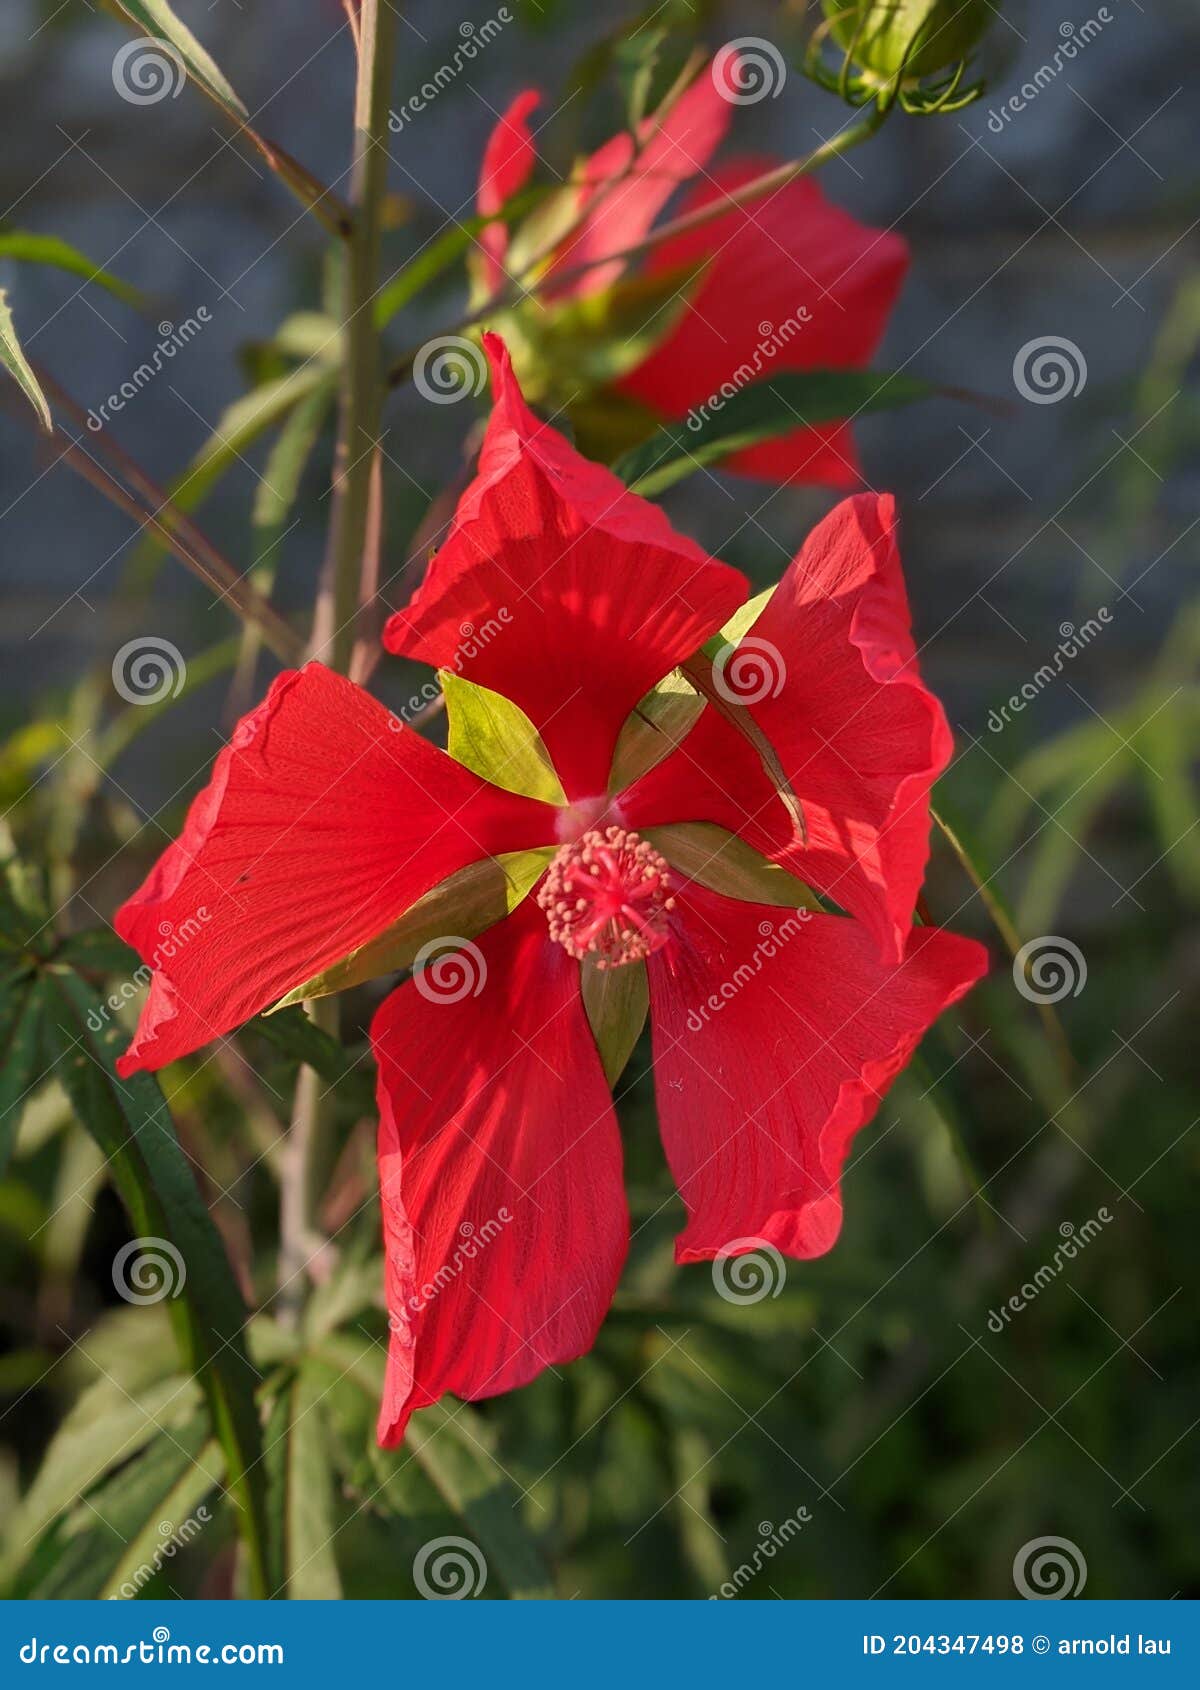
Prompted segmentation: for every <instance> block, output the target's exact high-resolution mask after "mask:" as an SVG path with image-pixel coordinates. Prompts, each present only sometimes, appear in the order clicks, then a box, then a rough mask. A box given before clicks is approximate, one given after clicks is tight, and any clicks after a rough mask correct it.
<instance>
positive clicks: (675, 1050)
mask: <svg viewBox="0 0 1200 1690" xmlns="http://www.w3.org/2000/svg"><path fill="white" fill-rule="evenodd" d="M677 907H678V911H679V919H678V924H677V928H676V939H675V942H673V943H671V944H668V945H667V946H665V947H664V948H663V949H662V950H660V951H657V952H656V953H655V954H654V955H653V956H652V957H651V958H650V961H649V963H648V968H649V973H650V1004H651V1019H652V1024H653V1027H654V1067H655V1084H656V1088H657V1096H658V1110H659V1120H660V1124H661V1127H662V1134H663V1143H664V1145H665V1148H666V1152H667V1159H668V1161H669V1162H670V1164H671V1169H672V1171H673V1173H674V1175H675V1179H676V1182H677V1184H678V1186H679V1191H680V1195H681V1196H682V1197H683V1200H684V1203H685V1205H686V1207H687V1211H688V1223H687V1226H686V1228H685V1229H684V1231H683V1233H682V1234H681V1235H680V1237H679V1238H678V1239H677V1240H676V1245H675V1259H676V1260H677V1261H680V1262H694V1261H706V1260H708V1259H709V1258H711V1257H713V1256H716V1255H719V1254H722V1253H724V1252H725V1251H726V1249H727V1247H728V1246H729V1245H731V1244H734V1243H740V1244H741V1245H742V1246H743V1247H744V1248H746V1249H749V1248H751V1247H752V1243H765V1244H771V1245H773V1246H774V1247H775V1248H776V1249H777V1250H782V1251H783V1252H784V1253H785V1254H786V1255H789V1256H802V1257H804V1256H819V1255H822V1254H824V1252H825V1251H826V1250H828V1249H830V1247H831V1246H832V1245H833V1243H834V1240H835V1239H836V1238H837V1235H838V1231H839V1229H840V1227H841V1220H842V1200H841V1191H840V1179H841V1172H842V1166H843V1163H844V1162H845V1159H846V1153H847V1150H848V1149H849V1145H850V1141H851V1139H852V1138H853V1137H854V1135H855V1133H856V1132H857V1131H858V1129H859V1128H860V1127H862V1126H864V1125H865V1124H866V1122H867V1121H869V1120H870V1118H871V1116H872V1115H873V1114H874V1113H875V1111H876V1109H877V1108H878V1106H879V1103H880V1101H881V1099H882V1097H883V1094H884V1093H885V1092H886V1090H887V1088H888V1086H889V1085H890V1084H891V1082H892V1080H893V1079H894V1078H895V1076H896V1075H897V1074H898V1073H899V1071H900V1069H901V1068H903V1067H904V1065H905V1063H906V1062H907V1061H908V1060H909V1058H910V1057H911V1055H912V1053H913V1051H914V1049H915V1048H916V1045H917V1043H918V1041H919V1040H920V1038H921V1036H922V1034H923V1033H924V1032H925V1030H926V1028H927V1027H928V1026H929V1025H930V1023H931V1022H932V1021H934V1020H935V1018H936V1017H937V1016H938V1015H940V1014H941V1012H942V1011H943V1010H944V1009H946V1008H947V1007H948V1006H949V1005H950V1004H952V1003H954V1002H955V1001H956V999H958V998H960V997H961V996H962V995H963V993H964V992H966V991H967V990H968V989H969V988H970V986H971V985H972V984H973V983H974V982H975V981H976V980H977V979H978V978H979V977H980V975H981V974H982V973H983V972H984V969H985V967H986V965H987V953H986V952H985V951H984V949H983V946H982V945H977V944H976V943H975V942H974V941H973V940H971V939H960V938H958V937H956V936H955V935H954V934H952V933H943V932H941V931H940V930H939V929H937V928H930V927H919V928H914V929H913V930H912V933H911V935H910V938H909V944H908V949H907V953H906V956H905V959H904V961H903V963H901V964H900V965H899V966H891V965H886V964H882V963H880V962H879V960H878V958H877V956H876V954H875V950H874V947H873V945H872V944H871V940H870V935H869V934H868V933H867V932H866V931H865V930H864V929H863V928H862V927H861V926H860V925H859V923H858V922H855V921H849V920H846V919H845V918H843V917H840V916H829V915H807V916H805V915H798V914H795V913H793V912H792V911H789V910H780V909H772V908H768V907H767V906H765V905H760V904H738V903H734V902H732V901H730V900H729V899H725V898H719V897H716V896H714V895H713V894H712V893H710V892H703V891H701V890H700V889H699V888H696V887H689V888H687V889H686V890H685V891H684V892H683V893H681V894H680V897H679V904H678V906H677ZM733 1253H735V1254H736V1253H740V1252H737V1251H735V1252H733Z"/></svg>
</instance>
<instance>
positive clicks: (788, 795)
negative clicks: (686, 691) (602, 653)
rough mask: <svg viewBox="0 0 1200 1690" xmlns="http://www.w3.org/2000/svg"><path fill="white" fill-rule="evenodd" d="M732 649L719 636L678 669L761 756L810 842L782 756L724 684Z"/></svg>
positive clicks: (784, 801) (784, 800) (744, 706)
mask: <svg viewBox="0 0 1200 1690" xmlns="http://www.w3.org/2000/svg"><path fill="white" fill-rule="evenodd" d="M733 649H734V648H733V647H731V646H730V645H729V644H728V643H727V642H726V641H724V640H722V638H721V636H720V635H719V634H718V635H717V636H716V637H715V638H714V639H711V640H709V641H708V642H707V643H706V644H705V645H704V646H702V647H701V649H700V650H699V651H697V652H694V653H693V655H692V656H691V657H689V658H688V660H687V662H686V663H681V664H680V665H679V671H680V674H682V675H683V677H684V679H685V680H687V681H690V682H691V684H692V685H693V686H694V687H695V689H696V691H697V692H698V693H701V694H702V695H703V697H704V699H705V702H706V703H708V704H711V705H712V707H713V709H714V710H715V711H716V712H717V714H718V716H724V718H725V720H726V721H727V722H728V723H729V724H730V726H731V727H735V728H736V729H737V730H738V732H739V733H740V734H741V735H742V737H743V738H744V739H747V740H749V742H750V744H751V745H752V746H753V747H754V749H755V750H756V751H757V752H758V756H759V761H760V762H761V763H762V766H763V768H764V769H765V771H766V773H767V775H768V777H769V778H770V780H771V783H772V785H773V786H774V788H775V791H776V793H777V794H778V796H779V801H780V803H781V804H782V805H783V807H784V809H785V810H786V811H787V813H788V815H789V816H791V818H792V821H793V822H794V823H795V825H796V831H797V832H798V834H799V835H800V838H801V839H803V840H807V839H808V824H807V823H806V822H805V820H804V811H803V809H802V808H801V805H800V800H799V798H798V797H797V795H796V793H795V791H794V789H793V787H792V783H791V781H790V780H789V778H788V773H787V770H786V769H785V768H784V766H783V764H782V763H781V762H780V761H779V753H778V752H777V751H776V750H775V747H774V746H773V745H772V744H771V741H770V740H769V739H768V738H767V736H766V734H765V733H764V732H763V731H762V729H761V728H760V727H759V725H758V722H757V721H756V720H755V718H754V716H753V715H752V713H751V712H750V710H749V709H748V708H747V706H746V705H744V704H742V703H740V702H739V701H738V699H737V698H736V697H735V696H734V694H733V693H732V692H731V691H730V689H729V687H728V686H727V685H725V684H723V683H722V680H721V674H722V670H723V668H724V660H725V657H726V656H727V655H728V653H729V652H730V651H731V650H733Z"/></svg>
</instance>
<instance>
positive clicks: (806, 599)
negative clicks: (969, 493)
mask: <svg viewBox="0 0 1200 1690" xmlns="http://www.w3.org/2000/svg"><path fill="white" fill-rule="evenodd" d="M894 530H895V504H894V501H893V500H892V498H891V497H890V496H883V497H877V496H876V495H874V494H869V493H862V494H858V495H857V496H856V497H854V498H852V499H846V500H843V502H842V503H841V504H840V505H838V506H837V507H836V508H835V509H834V510H833V511H831V512H830V514H829V515H828V516H827V517H826V518H825V520H824V521H823V522H822V523H820V524H819V526H818V527H817V528H815V529H814V530H813V532H812V533H811V534H810V535H809V537H808V540H807V541H806V542H805V545H804V547H803V549H802V550H801V551H800V553H799V555H798V556H797V557H796V558H795V560H794V561H793V562H792V564H791V565H790V566H789V568H788V570H787V573H786V574H785V575H784V577H783V580H782V581H781V582H780V583H779V586H778V587H777V588H776V590H775V592H774V594H773V595H772V597H771V599H770V601H769V602H768V604H767V607H766V609H765V610H764V611H763V612H762V614H761V616H760V617H759V618H758V621H757V622H756V623H755V624H754V626H753V628H752V629H751V631H750V634H749V635H748V636H747V642H748V644H747V649H751V648H757V649H758V651H759V653H760V655H761V658H762V661H763V664H764V665H765V667H764V668H763V669H762V670H761V671H757V672H756V676H755V677H754V678H755V679H756V680H758V681H759V683H760V684H761V681H762V680H763V679H770V678H773V677H778V676H780V675H782V676H783V677H784V679H783V686H782V690H781V691H780V693H779V696H778V697H777V698H772V697H764V698H763V699H761V700H760V701H759V702H757V703H753V704H751V705H750V708H751V711H752V714H753V715H754V717H755V719H756V720H757V722H758V724H759V726H760V727H761V728H762V729H763V731H764V733H765V734H766V735H767V737H768V739H769V740H770V741H771V743H772V745H773V746H774V748H775V750H776V752H777V753H778V754H779V757H780V760H781V762H782V764H783V767H784V769H785V771H786V773H787V775H788V777H789V779H790V781H791V784H792V786H793V788H794V790H795V791H796V793H797V794H798V796H799V798H800V802H801V804H802V806H803V809H804V817H805V822H806V824H807V827H808V843H807V845H804V844H802V843H801V842H800V840H799V839H798V838H796V837H795V836H794V834H793V833H792V830H791V826H790V823H789V822H788V820H787V816H786V813H785V812H784V810H783V806H782V805H781V804H780V803H779V801H778V799H777V798H776V797H775V796H774V791H773V788H772V786H771V784H770V782H769V781H768V780H767V778H766V775H765V773H764V772H763V769H762V765H761V763H760V761H759V759H758V758H757V756H756V755H755V754H754V752H753V750H752V749H751V748H750V745H749V743H748V741H746V740H745V738H744V737H743V736H742V735H741V734H739V733H738V732H737V731H736V730H735V729H733V728H731V727H729V726H728V724H727V723H725V722H723V721H721V720H720V719H719V718H718V717H716V715H715V713H714V712H713V711H712V710H711V709H710V710H706V711H705V712H704V715H703V716H702V717H701V719H700V721H699V722H698V724H697V726H696V727H695V729H693V731H692V733H691V734H690V735H689V736H688V738H687V739H686V740H685V741H684V743H683V745H682V746H681V747H680V748H679V750H678V751H677V752H676V753H675V754H674V755H673V756H672V757H670V758H668V759H667V760H666V761H665V762H663V763H662V764H660V765H659V767H658V768H657V769H655V770H653V771H652V772H651V773H650V774H649V775H648V776H647V777H646V778H645V779H644V780H643V781H641V782H639V784H638V785H637V786H635V787H633V788H631V790H630V792H629V793H628V794H627V795H626V796H625V798H624V799H623V800H622V813H623V816H624V818H625V819H626V821H627V824H628V825H629V826H631V827H634V828H639V829H640V828H645V827H649V826H652V825H654V824H655V823H656V822H666V821H713V822H717V823H718V824H719V825H720V826H722V827H726V828H728V829H729V830H730V831H731V832H734V833H739V834H741V835H742V837H743V838H745V839H746V840H747V842H748V843H749V844H751V845H753V846H754V847H755V849H756V850H759V851H762V852H763V854H764V855H766V856H769V857H771V858H772V859H773V860H774V861H777V862H782V863H784V864H785V865H786V866H787V867H788V868H790V869H791V870H792V871H793V873H795V874H797V875H799V876H800V878H801V879H802V880H805V881H807V882H808V884H809V885H811V886H815V887H816V888H817V889H818V890H820V891H822V892H825V893H827V894H828V895H829V896H830V897H831V898H833V899H834V900H835V901H836V902H837V903H839V904H840V905H841V906H842V907H843V908H844V909H847V910H849V911H850V913H851V914H852V915H854V916H857V917H858V918H859V920H861V921H862V922H864V923H865V924H866V925H867V926H868V927H869V928H870V930H871V932H872V933H874V935H875V937H876V939H877V941H878V943H879V946H880V948H881V952H882V954H883V955H884V956H885V957H886V958H889V959H890V960H893V961H895V960H897V959H898V958H899V957H900V956H901V955H902V954H903V949H904V945H905V942H906V938H907V934H908V929H909V927H910V925H911V923H912V916H913V908H914V906H915V904H916V899H917V893H918V891H919V890H920V886H921V881H922V878H923V876H924V872H925V864H926V861H927V859H928V856H929V794H930V789H931V787H932V785H933V782H934V781H935V779H936V778H937V776H938V775H939V774H940V773H941V771H942V770H943V769H944V768H945V766H946V764H947V763H948V762H949V760H950V753H951V749H952V742H951V738H950V730H949V728H948V727H947V725H946V718H945V715H944V713H943V711H942V707H941V705H940V704H939V703H938V701H937V699H936V698H934V696H933V694H932V693H930V692H929V691H928V690H927V689H926V688H925V686H924V685H923V684H922V681H921V677H920V674H919V672H918V669H917V663H916V648H915V647H914V645H913V640H912V633H911V629H910V617H909V609H908V599H907V595H906V594H905V590H904V578H903V575H902V574H901V569H900V557H899V553H898V551H897V549H896V542H895V532H894ZM764 648H765V649H764ZM726 674H727V675H732V674H736V670H735V669H733V668H731V667H729V666H727V668H726ZM735 690H736V689H735Z"/></svg>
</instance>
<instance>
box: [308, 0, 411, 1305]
mask: <svg viewBox="0 0 1200 1690" xmlns="http://www.w3.org/2000/svg"><path fill="white" fill-rule="evenodd" d="M395 38H396V12H395V9H394V6H393V4H392V0H362V5H361V7H360V9H359V22H358V49H359V51H358V82H357V87H356V91H355V101H354V166H353V170H352V189H353V192H352V198H353V202H354V219H353V229H352V232H351V235H350V240H349V243H348V250H347V264H346V284H345V308H344V344H345V348H346V352H345V357H346V362H345V367H344V370H343V375H342V391H341V414H340V420H339V425H338V444H337V453H336V457H335V460H334V477H333V489H334V490H333V513H332V516H331V518H330V536H329V548H328V552H327V555H326V566H325V576H324V579H323V581H322V586H321V595H320V600H319V602H318V605H317V611H316V616H315V618H314V625H313V641H312V654H313V656H314V657H319V658H320V659H321V660H322V661H323V662H325V663H327V664H328V665H329V667H330V668H332V669H335V670H337V671H338V673H339V674H343V675H345V674H348V673H349V671H350V666H351V662H352V659H353V655H354V647H355V635H356V623H357V618H358V610H359V608H360V596H361V583H362V580H363V560H364V557H365V555H366V554H367V551H368V546H369V544H371V545H373V544H375V543H376V540H377V535H375V534H373V533H372V515H373V507H376V508H377V507H378V504H379V499H378V497H376V498H373V495H372V489H373V484H374V482H375V477H376V474H377V473H378V472H377V469H376V464H377V460H378V456H379V429H380V420H381V417H382V412H383V382H382V379H381V372H380V357H379V331H378V328H377V326H376V322H375V295H376V292H377V290H378V282H379V258H380V241H381V233H382V224H383V203H384V196H385V194H386V192H387V166H388V151H387V145H386V137H387V118H388V97H389V94H390V91H391V81H392V63H393V58H394V53H395ZM376 526H377V525H376ZM305 1007H306V1009H307V1012H308V1014H309V1016H310V1017H311V1019H312V1020H313V1021H314V1022H315V1023H316V1025H317V1026H318V1027H320V1028H321V1029H322V1030H323V1031H324V1032H327V1033H329V1034H330V1035H331V1036H332V1037H333V1038H337V1037H338V1036H339V1031H340V1027H339V1020H340V1017H339V1012H338V1000H337V999H336V998H335V997H329V998H319V999H317V1000H315V1001H314V1002H311V1003H309V1004H307V1005H306V1006H305ZM332 1134H333V1097H332V1095H331V1093H330V1089H329V1087H328V1085H327V1084H326V1082H325V1081H324V1080H322V1078H321V1076H320V1075H319V1074H317V1073H316V1072H315V1071H314V1070H313V1069H311V1068H307V1067H305V1068H302V1069H301V1070H300V1074H299V1077H298V1079H297V1082H296V1096H295V1102H294V1107H293V1113H292V1124H291V1130H290V1132H289V1135H288V1141H287V1146H286V1149H285V1151H284V1158H283V1168H282V1177H281V1181H280V1215H279V1232H280V1245H279V1282H280V1289H279V1303H280V1308H281V1314H282V1316H283V1318H284V1319H285V1320H289V1319H290V1320H292V1321H294V1320H295V1318H296V1314H297V1312H298V1310H299V1307H300V1305H301V1303H302V1301H303V1297H304V1286H305V1279H306V1273H305V1270H306V1268H307V1266H308V1264H309V1263H310V1261H311V1260H312V1257H313V1254H314V1251H316V1250H317V1249H319V1247H320V1244H321V1243H322V1242H324V1241H323V1240H322V1239H321V1238H320V1234H319V1229H318V1227H317V1221H316V1211H317V1207H318V1203H319V1199H320V1189H321V1185H322V1182H323V1179H324V1176H325V1174H326V1172H327V1171H328V1165H329V1161H330V1153H329V1151H330V1141H331V1138H332Z"/></svg>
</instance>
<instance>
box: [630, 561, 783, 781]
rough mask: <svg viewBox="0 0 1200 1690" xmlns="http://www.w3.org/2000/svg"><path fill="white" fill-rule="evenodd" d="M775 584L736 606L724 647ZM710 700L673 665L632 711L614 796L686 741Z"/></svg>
mask: <svg viewBox="0 0 1200 1690" xmlns="http://www.w3.org/2000/svg"><path fill="white" fill-rule="evenodd" d="M774 591H775V589H774V587H766V588H764V590H763V591H762V592H761V593H758V594H756V595H755V597H754V598H752V599H747V600H746V602H745V604H743V605H741V606H740V607H739V608H738V609H737V610H735V611H734V613H733V615H732V616H731V617H730V618H729V621H728V622H726V624H725V626H724V627H723V628H722V629H721V632H720V634H719V636H718V640H719V642H720V644H719V646H717V647H715V648H714V649H718V650H720V649H723V648H724V646H725V645H726V644H728V645H730V646H735V645H736V644H737V642H738V641H739V640H740V639H741V638H742V636H743V634H745V633H747V632H748V631H749V629H750V628H751V627H753V625H754V623H755V622H757V620H758V618H759V616H760V615H761V614H762V611H763V610H764V609H765V607H766V604H767V600H768V599H769V598H770V597H771V595H772V594H773V593H774ZM706 702H707V701H706V700H705V699H704V698H702V697H701V695H700V694H699V693H698V692H697V691H696V688H695V687H694V686H692V684H691V682H690V681H688V680H686V679H685V678H684V676H683V675H682V673H681V672H680V671H679V670H678V669H672V671H671V673H670V674H669V675H666V676H664V677H663V679H662V680H661V681H659V683H658V685H657V686H656V687H654V688H653V689H652V690H651V691H650V692H648V693H647V694H646V696H645V698H643V699H642V700H641V701H640V703H638V704H637V705H636V706H635V707H634V709H633V710H632V711H631V712H630V713H629V715H628V717H627V718H626V720H625V722H624V724H623V726H622V728H621V732H620V736H619V737H618V739H617V744H616V749H615V751H614V752H613V764H612V770H611V772H610V774H609V779H608V790H609V793H610V795H614V796H615V795H616V794H617V793H619V792H624V790H625V788H626V787H627V786H632V785H633V784H634V782H635V781H637V780H640V779H641V777H642V776H643V775H644V774H647V773H648V772H649V770H651V769H653V768H655V767H656V766H657V765H658V764H659V763H661V762H662V760H663V758H664V757H666V756H668V755H669V754H670V753H671V752H672V751H674V750H675V749H676V747H677V746H679V745H681V744H682V743H683V741H684V740H685V739H686V738H687V736H688V734H689V733H691V731H692V729H693V727H694V726H695V725H696V723H697V721H698V720H699V719H700V717H701V716H702V715H703V713H704V708H705V704H706Z"/></svg>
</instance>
